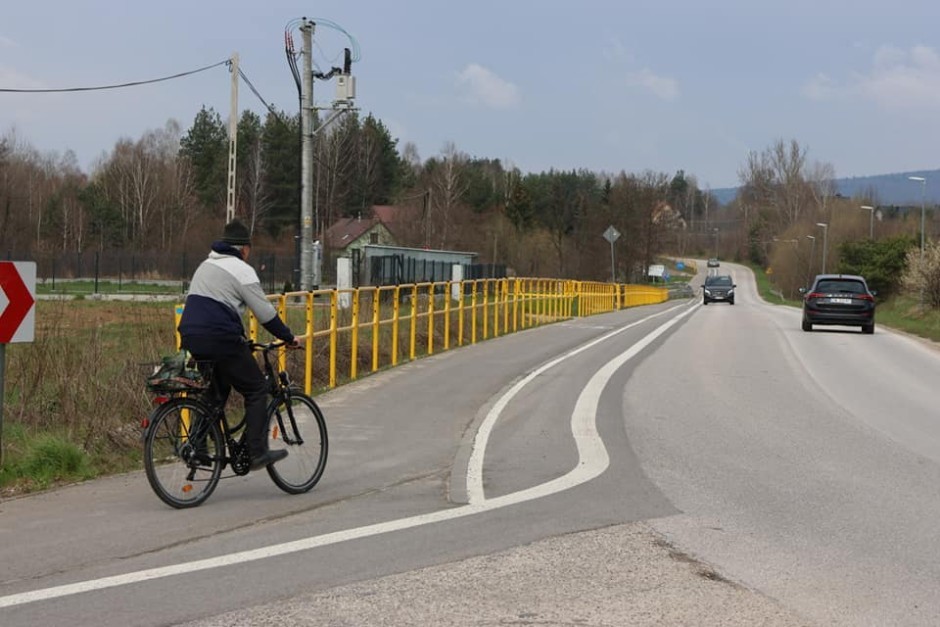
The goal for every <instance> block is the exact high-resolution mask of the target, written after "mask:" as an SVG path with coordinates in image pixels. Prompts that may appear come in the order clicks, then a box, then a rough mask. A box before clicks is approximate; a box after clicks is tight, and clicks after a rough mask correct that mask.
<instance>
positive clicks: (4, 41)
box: [0, 35, 18, 48]
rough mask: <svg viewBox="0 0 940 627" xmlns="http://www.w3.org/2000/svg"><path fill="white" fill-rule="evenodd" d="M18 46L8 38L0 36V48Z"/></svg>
mask: <svg viewBox="0 0 940 627" xmlns="http://www.w3.org/2000/svg"><path fill="white" fill-rule="evenodd" d="M16 47H18V44H17V43H16V42H15V41H13V40H12V39H10V38H9V37H4V36H3V35H0V48H16Z"/></svg>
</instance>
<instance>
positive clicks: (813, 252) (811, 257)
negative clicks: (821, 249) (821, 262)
mask: <svg viewBox="0 0 940 627" xmlns="http://www.w3.org/2000/svg"><path fill="white" fill-rule="evenodd" d="M806 239H811V240H813V247H812V248H811V249H810V253H809V266H807V267H808V268H809V269H812V267H813V262H815V261H816V236H815V235H807V236H806ZM806 280H807V282H809V277H806Z"/></svg>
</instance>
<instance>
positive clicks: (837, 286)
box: [816, 279, 866, 294]
mask: <svg viewBox="0 0 940 627" xmlns="http://www.w3.org/2000/svg"><path fill="white" fill-rule="evenodd" d="M816 291H817V292H823V293H825V294H864V293H865V291H866V290H865V284H864V283H862V282H860V281H852V280H846V279H827V280H824V281H820V282H819V283H818V284H817V285H816Z"/></svg>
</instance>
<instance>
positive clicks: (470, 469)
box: [467, 308, 674, 505]
mask: <svg viewBox="0 0 940 627" xmlns="http://www.w3.org/2000/svg"><path fill="white" fill-rule="evenodd" d="M672 309H674V308H670V309H666V310H663V311H660V312H657V313H654V314H652V315H649V316H646V317H645V318H642V319H640V320H637V321H636V322H633V323H631V324H628V325H625V326H623V327H620V328H619V329H615V330H613V331H611V332H610V333H606V334H604V335H602V336H600V337H598V338H596V339H594V340H592V341H590V342H588V343H587V344H584V345H582V346H579V347H578V348H576V349H574V350H572V351H569V352H567V353H565V354H564V355H561V356H559V357H556V358H555V359H553V360H551V361H550V362H548V363H546V364H543V365H541V366H539V367H538V368H536V369H535V370H533V371H532V372H530V373H529V374H527V375H526V376H525V377H523V378H522V379H520V380H519V381H517V382H516V384H515V385H513V386H512V387H511V388H509V390H507V391H506V393H505V394H503V395H502V396H501V397H500V398H499V399H498V400H497V401H496V402H495V403H494V404H493V407H491V408H490V411H489V413H487V415H486V418H484V419H483V423H482V424H480V428H479V429H478V430H477V434H476V437H474V439H473V451H472V452H471V454H470V461H469V462H468V463H467V500H468V501H469V503H470V504H471V505H478V504H481V503H483V502H484V501H485V500H486V497H485V496H484V493H483V456H484V455H485V454H486V443H487V441H488V440H489V438H490V434H491V433H492V431H493V427H494V426H495V425H496V421H497V420H499V416H500V414H501V413H502V412H503V410H504V409H505V408H506V406H507V405H509V402H510V401H511V400H512V399H513V397H515V396H516V395H517V394H518V393H519V392H521V391H522V388H524V387H525V386H526V385H528V384H529V382H531V381H532V380H533V379H534V378H535V377H537V376H539V375H540V374H542V373H544V372H546V371H547V370H550V369H551V368H554V367H555V366H557V365H558V364H560V363H561V362H563V361H565V360H566V359H569V358H571V357H573V356H575V355H577V354H578V353H581V352H583V351H586V350H587V349H589V348H591V347H592V346H596V345H597V344H600V343H601V342H604V341H606V340H609V339H610V338H612V337H613V336H615V335H617V334H618V333H621V332H623V331H626V330H627V329H630V328H632V327H635V326H637V325H640V324H643V323H644V322H646V321H648V320H651V319H653V318H655V317H657V316H661V315H663V314H666V313H668V312H670V311H672ZM579 452H580V449H579Z"/></svg>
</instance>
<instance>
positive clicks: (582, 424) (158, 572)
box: [0, 307, 697, 608]
mask: <svg viewBox="0 0 940 627" xmlns="http://www.w3.org/2000/svg"><path fill="white" fill-rule="evenodd" d="M696 309H697V308H695V307H687V308H686V311H684V312H682V313H680V314H679V315H677V316H676V317H675V318H672V319H671V320H669V321H668V322H665V323H663V324H662V325H660V326H659V327H657V328H656V329H655V330H654V331H652V332H651V333H649V334H648V335H646V336H645V337H644V338H643V339H641V340H640V341H639V342H637V343H636V344H634V345H632V346H631V347H630V348H629V349H627V350H626V351H624V352H623V353H621V354H620V355H618V356H617V357H615V358H614V359H612V360H611V361H609V362H607V364H605V365H604V366H603V367H602V368H601V369H600V370H598V371H597V372H596V373H595V374H594V376H592V377H591V379H590V381H588V383H587V385H586V386H585V387H584V389H583V390H582V391H581V394H580V395H579V396H578V401H577V403H576V404H575V408H574V412H573V413H572V415H571V432H572V435H573V436H574V438H575V442H576V444H577V448H578V458H579V459H578V465H577V466H575V468H574V469H572V470H571V471H570V472H568V473H567V474H565V475H563V476H561V477H558V478H556V479H553V480H552V481H548V482H546V483H543V484H540V485H537V486H533V487H531V488H527V489H525V490H520V491H518V492H514V493H512V494H506V495H503V496H500V497H496V498H493V499H485V498H484V497H483V489H482V459H483V454H482V452H481V453H479V456H478V457H479V461H476V459H475V458H476V457H477V451H476V449H475V450H474V451H473V454H472V455H471V462H470V463H471V464H479V465H480V470H478V471H477V472H479V475H480V477H481V480H480V486H479V488H474V494H475V497H472V498H471V502H470V504H468V505H463V506H461V507H456V508H452V509H445V510H440V511H436V512H431V513H429V514H421V515H418V516H411V517H409V518H401V519H399V520H392V521H388V522H384V523H377V524H374V525H368V526H366V527H358V528H355V529H347V530H344V531H336V532H333V533H328V534H325V535H321V536H314V537H311V538H304V539H301V540H295V541H293V542H284V543H281V544H275V545H272V546H267V547H262V548H258V549H252V550H249V551H239V552H238V553H230V554H228V555H220V556H218V557H212V558H208V559H203V560H196V561H193V562H184V563H181V564H173V565H171V566H163V567H160V568H150V569H147V570H139V571H135V572H131V573H125V574H122V575H114V576H112V577H102V578H100V579H91V580H88V581H79V582H76V583H71V584H65V585H61V586H54V587H51V588H43V589H39V590H31V591H29V592H21V593H18V594H10V595H7V596H4V597H0V608H4V607H13V606H17V605H24V604H27V603H34V602H36V601H46V600H50V599H56V598H60V597H65V596H70V595H74V594H80V593H82V592H92V591H96V590H105V589H107V588H115V587H118V586H126V585H129V584H134V583H141V582H145V581H150V580H153V579H160V578H163V577H171V576H173V575H182V574H188V573H193V572H198V571H203V570H209V569H212V568H220V567H223V566H232V565H234V564H244V563H246V562H253V561H256V560H262V559H268V558H271V557H277V556H279V555H286V554H289V553H297V552H300V551H307V550H310V549H315V548H317V547H321V546H327V545H330V544H338V543H340V542H346V541H348V540H356V539H358V538H366V537H369V536H375V535H379V534H383V533H389V532H392V531H401V530H403V529H411V528H413V527H419V526H421V525H427V524H432V523H436V522H442V521H446V520H453V519H456V518H463V517H465V516H472V515H474V514H479V513H482V512H487V511H491V510H494V509H498V508H501V507H506V506H509V505H515V504H518V503H524V502H526V501H531V500H534V499H538V498H542V497H545V496H549V495H551V494H555V493H557V492H561V491H563V490H568V489H570V488H573V487H575V486H577V485H580V484H582V483H585V482H587V481H590V480H591V479H594V478H595V477H597V476H599V475H600V474H601V473H603V472H604V471H605V470H606V469H607V466H608V465H609V463H610V458H609V456H608V455H607V449H606V448H605V447H604V442H603V441H602V440H601V438H600V436H599V434H598V433H597V424H596V420H595V417H596V414H597V404H598V402H599V400H600V396H601V392H602V391H603V390H604V387H605V386H606V385H607V382H608V381H609V380H610V378H611V377H612V376H613V375H614V373H615V372H616V371H617V370H618V369H619V368H620V367H621V366H623V365H624V364H625V363H626V362H627V361H629V360H630V359H632V358H633V357H635V356H636V355H637V354H638V353H639V352H640V351H642V350H643V349H644V348H646V347H647V346H649V344H650V343H651V342H653V341H654V340H655V339H656V338H658V337H659V336H661V335H662V334H663V333H665V332H666V331H667V330H668V329H669V328H670V327H672V326H673V325H675V324H676V323H677V322H678V321H679V320H681V319H682V318H684V317H685V316H687V315H689V314H690V313H692V312H693V311H696ZM669 311H672V309H668V310H665V311H663V312H660V313H657V314H653V315H652V316H648V317H646V318H643V319H642V320H640V321H639V322H634V323H632V324H629V325H627V326H625V327H623V328H621V329H618V330H617V331H614V332H612V333H608V334H606V335H604V336H602V337H600V338H598V339H596V340H594V341H592V342H589V343H588V344H586V345H584V346H582V347H580V348H578V349H575V350H573V351H571V352H569V353H566V354H565V355H563V356H562V357H559V358H558V359H555V360H553V361H551V362H549V363H548V364H545V365H544V366H543V367H542V368H540V369H538V370H537V371H536V372H534V373H532V374H530V375H529V376H527V377H526V378H525V379H523V381H520V382H519V383H520V384H521V383H523V382H528V381H531V380H532V378H534V377H535V376H537V374H538V373H539V372H544V371H545V370H546V369H548V368H550V367H552V366H553V365H555V364H557V363H559V362H561V361H562V360H564V359H567V358H568V357H571V356H573V355H576V354H577V353H579V352H581V351H583V350H586V349H587V348H589V347H591V346H594V345H595V344H597V343H598V342H601V341H603V340H605V339H608V338H610V337H611V336H613V335H615V334H617V333H619V332H621V331H623V330H625V329H629V328H631V327H633V326H636V325H637V324H640V323H642V322H645V321H647V320H649V319H651V318H654V317H656V316H658V315H662V314H664V313H667V312H669ZM519 389H521V386H520V385H519V384H517V385H516V386H513V387H512V388H511V389H510V390H509V391H508V392H507V393H506V395H505V396H504V397H503V398H500V399H499V401H498V402H497V403H496V405H494V408H493V410H495V409H496V407H499V408H500V410H501V409H502V408H503V407H505V406H506V404H507V403H508V399H510V398H512V396H514V395H515V394H516V393H518V391H519ZM493 410H491V411H490V414H488V415H487V418H486V419H485V420H484V423H489V424H488V425H487V426H486V428H487V433H486V435H485V436H484V437H482V438H481V437H480V436H479V434H478V436H477V438H476V439H475V441H474V446H475V447H476V446H481V447H485V446H486V439H487V437H488V436H489V432H490V431H491V430H492V423H494V422H495V420H496V418H497V417H498V412H497V413H496V414H494V413H493ZM491 416H492V417H493V418H492V421H491V420H490V418H491ZM482 430H483V425H481V431H482ZM468 481H469V473H468Z"/></svg>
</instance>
